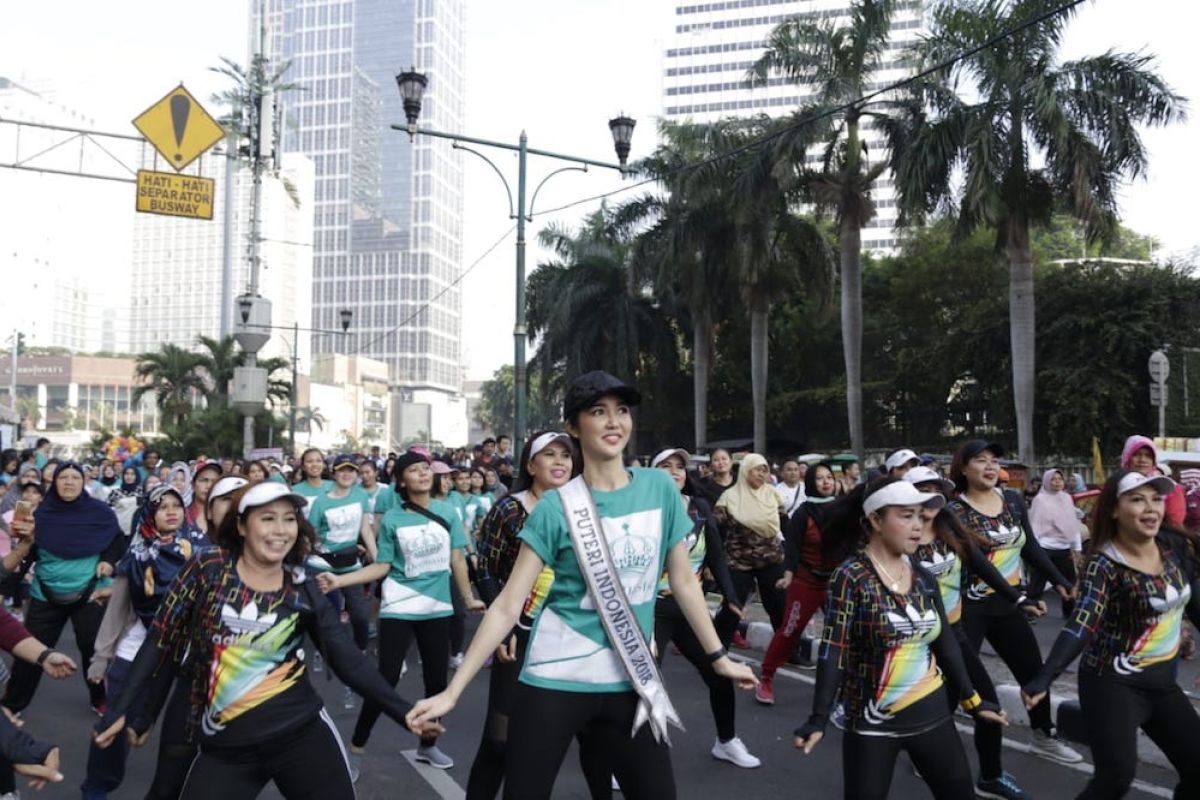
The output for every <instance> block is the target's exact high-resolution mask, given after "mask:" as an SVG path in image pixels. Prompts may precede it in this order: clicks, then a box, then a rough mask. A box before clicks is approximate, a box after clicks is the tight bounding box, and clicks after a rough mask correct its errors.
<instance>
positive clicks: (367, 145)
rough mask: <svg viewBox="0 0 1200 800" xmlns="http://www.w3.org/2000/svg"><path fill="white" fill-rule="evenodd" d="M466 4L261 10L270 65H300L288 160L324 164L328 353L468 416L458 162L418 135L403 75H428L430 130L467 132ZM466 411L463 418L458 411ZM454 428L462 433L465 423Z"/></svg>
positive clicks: (345, 1) (320, 191)
mask: <svg viewBox="0 0 1200 800" xmlns="http://www.w3.org/2000/svg"><path fill="white" fill-rule="evenodd" d="M465 6H466V2H465V0H437V2H434V1H433V0H251V13H252V17H253V19H254V24H253V26H252V35H253V36H255V37H257V35H258V30H259V22H260V20H259V16H258V15H259V13H260V8H263V9H265V10H266V23H267V25H266V32H267V33H266V40H267V50H268V54H269V55H271V56H272V58H278V59H280V60H281V61H290V62H291V68H290V70H289V72H288V73H287V79H288V80H290V81H293V82H295V83H296V84H298V85H299V87H300V89H299V90H298V91H294V92H289V93H286V94H284V95H283V96H282V97H281V104H282V113H281V114H280V115H279V116H280V118H281V119H282V120H283V122H282V130H283V137H282V140H283V145H282V146H283V149H284V151H285V152H300V153H304V154H305V155H307V156H309V157H310V158H311V159H312V160H313V162H314V164H315V167H316V198H315V207H314V211H315V217H314V236H315V238H314V247H313V304H312V322H313V327H315V328H319V329H334V330H336V329H337V323H338V312H339V311H340V309H342V308H350V309H351V310H353V312H354V317H353V320H354V321H353V324H352V328H351V332H350V335H349V336H347V337H344V338H342V337H333V336H320V335H318V336H315V337H314V348H315V349H316V350H318V351H323V352H329V351H337V352H349V353H361V354H362V355H365V356H369V357H370V358H374V359H377V360H379V361H381V362H383V363H386V364H387V365H388V367H389V369H390V370H391V374H392V380H393V381H394V385H395V386H396V387H397V390H398V391H399V393H400V394H401V397H402V398H403V400H402V402H403V401H408V402H416V403H430V404H431V405H432V406H433V415H434V418H435V422H434V426H435V429H443V430H447V428H446V426H444V425H439V424H438V421H437V418H438V417H439V416H441V415H442V414H449V413H454V414H460V413H465V412H464V411H463V410H462V407H463V404H462V401H461V394H460V393H461V389H462V366H461V363H462V359H461V349H462V345H461V337H462V319H461V299H460V292H459V288H458V287H457V286H455V285H452V283H453V281H455V280H456V279H457V278H458V277H459V275H460V272H461V269H462V227H463V221H462V216H463V171H462V163H461V162H462V157H461V154H459V153H456V152H455V151H454V150H453V149H452V148H451V147H450V143H449V142H448V141H445V140H439V139H431V138H427V137H417V139H416V140H415V141H413V142H410V141H409V137H408V136H407V135H406V134H404V133H402V132H400V131H395V130H392V129H391V128H390V127H389V126H390V125H391V124H393V123H401V124H403V123H404V121H405V117H404V110H403V107H402V105H401V100H400V95H399V91H398V90H397V87H396V79H395V76H396V74H397V73H398V72H400V71H402V70H405V69H407V68H409V67H410V66H415V67H416V69H417V70H419V71H421V72H423V73H425V74H426V75H428V77H429V87H428V90H427V92H426V94H425V100H424V105H423V108H422V111H421V124H422V125H424V126H429V127H432V128H437V129H440V130H448V131H456V130H461V129H462V127H463V113H464V100H463V89H464V74H463V43H464V24H465V11H466V8H465ZM454 408H456V409H457V410H454V411H452V409H454ZM456 427H462V426H461V425H459V426H456Z"/></svg>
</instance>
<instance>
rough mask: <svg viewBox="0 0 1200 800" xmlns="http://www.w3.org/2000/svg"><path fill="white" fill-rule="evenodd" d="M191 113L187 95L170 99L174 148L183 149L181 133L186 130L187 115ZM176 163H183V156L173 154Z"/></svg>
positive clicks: (179, 95) (178, 95)
mask: <svg viewBox="0 0 1200 800" xmlns="http://www.w3.org/2000/svg"><path fill="white" fill-rule="evenodd" d="M190 113H192V101H191V100H188V98H187V95H183V94H177V95H174V96H173V97H172V98H171V127H173V128H174V129H175V146H176V147H183V132H184V131H186V130H187V121H188V114H190ZM175 160H176V161H183V154H182V153H176V154H175Z"/></svg>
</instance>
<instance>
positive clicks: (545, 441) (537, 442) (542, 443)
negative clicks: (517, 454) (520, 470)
mask: <svg viewBox="0 0 1200 800" xmlns="http://www.w3.org/2000/svg"><path fill="white" fill-rule="evenodd" d="M554 442H562V443H563V444H565V445H566V446H567V452H570V451H571V437H570V436H567V434H565V433H563V432H562V431H546V432H545V433H543V434H542V435H541V436H539V437H537V438H536V439H534V440H533V444H531V445H529V457H530V459H532V458H533V457H534V456H536V455H537V454H538V453H540V452H542V451H543V450H545V449H546V448H547V447H549V446H550V445H551V444H552V443H554Z"/></svg>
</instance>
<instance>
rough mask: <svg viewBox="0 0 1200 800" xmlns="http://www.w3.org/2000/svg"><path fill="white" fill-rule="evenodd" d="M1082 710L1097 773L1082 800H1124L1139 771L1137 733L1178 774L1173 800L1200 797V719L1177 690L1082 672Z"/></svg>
mask: <svg viewBox="0 0 1200 800" xmlns="http://www.w3.org/2000/svg"><path fill="white" fill-rule="evenodd" d="M1042 705H1045V703H1042ZM1079 705H1080V708H1081V709H1082V711H1083V722H1084V725H1085V728H1086V730H1087V732H1088V734H1087V735H1088V743H1089V744H1090V745H1091V748H1092V763H1093V764H1095V765H1096V771H1095V773H1094V774H1093V775H1092V779H1091V780H1090V781H1088V784H1087V786H1085V787H1084V789H1083V791H1082V792H1081V793H1080V794H1079V796H1078V800H1109V798H1114V800H1115V798H1118V797H1124V796H1125V792H1126V791H1128V790H1129V786H1130V784H1132V783H1133V778H1134V774H1135V772H1136V770H1137V762H1138V758H1137V731H1138V728H1141V729H1142V730H1144V731H1145V732H1146V735H1147V736H1149V737H1150V739H1151V741H1153V742H1154V743H1155V744H1156V745H1158V746H1159V748H1161V749H1162V751H1163V754H1164V755H1165V756H1166V757H1167V759H1168V760H1169V761H1170V762H1171V766H1173V767H1175V771H1176V772H1178V773H1179V783H1178V784H1177V785H1176V787H1175V794H1174V795H1173V796H1174V797H1175V800H1184V799H1185V798H1196V797H1200V716H1197V715H1196V711H1195V709H1193V708H1192V704H1191V703H1190V702H1189V701H1188V699H1187V696H1186V695H1184V693H1183V690H1182V689H1180V688H1179V686H1178V684H1174V683H1172V684H1170V685H1169V686H1168V685H1164V686H1163V687H1162V688H1158V689H1152V688H1145V687H1139V686H1134V685H1132V684H1130V683H1127V682H1125V681H1122V680H1118V679H1117V678H1115V677H1114V676H1112V675H1103V676H1099V675H1093V674H1091V673H1088V672H1080V673H1079Z"/></svg>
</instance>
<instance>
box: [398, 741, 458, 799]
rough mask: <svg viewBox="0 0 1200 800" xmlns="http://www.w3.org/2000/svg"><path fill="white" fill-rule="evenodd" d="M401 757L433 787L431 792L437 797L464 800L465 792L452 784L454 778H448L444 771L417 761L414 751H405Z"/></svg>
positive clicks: (455, 784) (448, 774)
mask: <svg viewBox="0 0 1200 800" xmlns="http://www.w3.org/2000/svg"><path fill="white" fill-rule="evenodd" d="M401 755H403V756H404V757H405V758H406V759H407V760H408V763H409V764H411V765H412V768H413V769H415V770H416V771H417V774H418V775H420V776H421V777H422V778H424V779H425V782H426V783H428V784H429V785H430V786H431V787H433V790H434V791H435V792H437V793H438V796H439V797H441V798H442V800H464V798H466V796H467V793H466V791H464V790H463V788H462V787H461V786H459V785H458V784H457V783H455V782H454V778H451V777H450V773H448V772H446V770H444V769H435V768H433V767H431V766H429V765H428V764H425V763H422V762H420V761H417V751H416V750H405V751H404V752H403V753H402V754H401Z"/></svg>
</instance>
